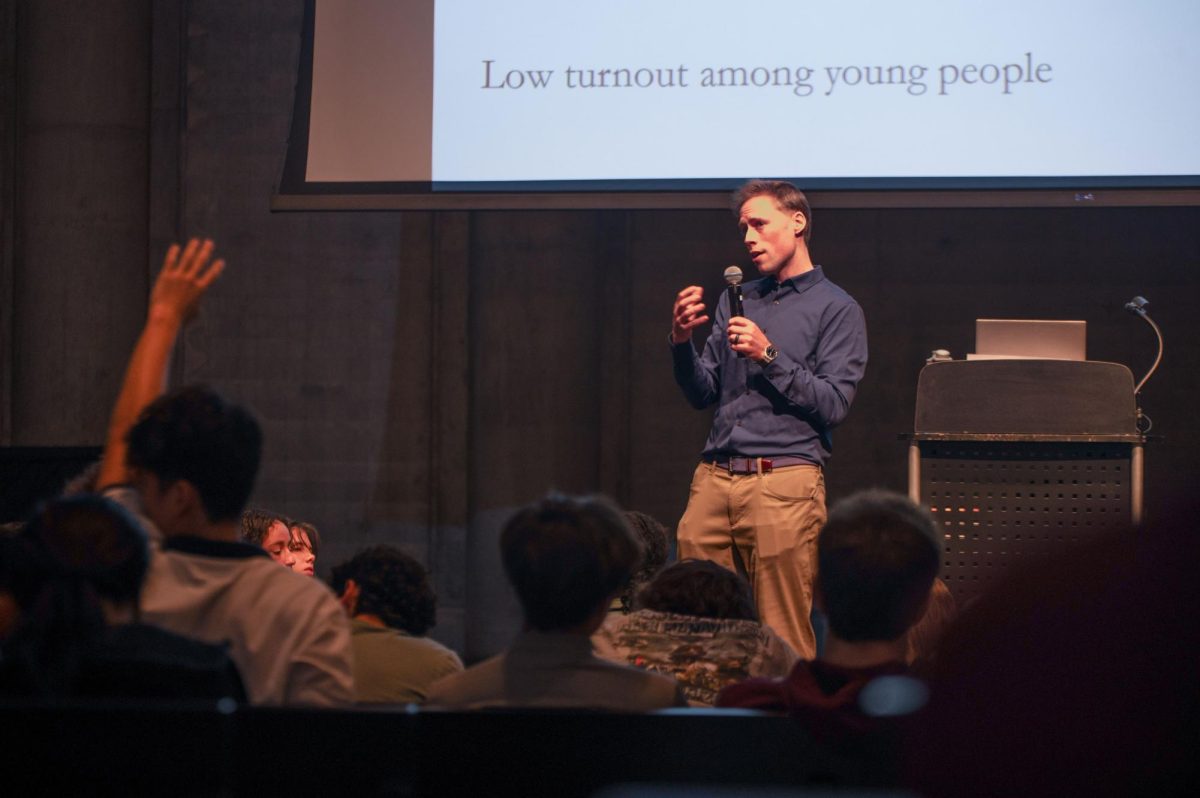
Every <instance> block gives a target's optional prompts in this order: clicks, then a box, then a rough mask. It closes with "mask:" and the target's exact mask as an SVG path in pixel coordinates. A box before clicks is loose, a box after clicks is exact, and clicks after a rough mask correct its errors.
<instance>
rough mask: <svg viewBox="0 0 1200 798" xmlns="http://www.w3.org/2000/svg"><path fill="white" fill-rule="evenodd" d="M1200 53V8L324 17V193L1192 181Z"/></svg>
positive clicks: (345, 8) (398, 11)
mask: <svg viewBox="0 0 1200 798" xmlns="http://www.w3.org/2000/svg"><path fill="white" fill-rule="evenodd" d="M430 6H432V12H433V26H432V27H433V35H432V42H431V44H432V50H431V51H428V52H425V53H423V54H419V55H417V56H412V55H411V54H412V52H413V50H414V45H413V43H412V39H413V36H412V30H413V26H412V25H411V24H410V20H412V19H414V18H416V17H420V16H421V13H422V9H425V10H427V9H428V8H429V7H430ZM367 15H369V16H367ZM356 30H357V31H364V30H366V31H372V32H373V33H372V35H369V36H362V35H354V34H353V31H356ZM339 31H341V33H338V32H339ZM390 31H395V34H394V35H389V32H390ZM347 32H349V33H347ZM1197 34H1200V3H1197V2H1194V0H1160V1H1159V2H1153V1H1152V2H1147V3H1144V4H1141V5H1136V4H1131V3H1128V2H1109V1H1108V0H1102V1H1100V2H1084V0H1059V1H1058V2H1056V1H1055V0H1041V1H1040V2H1034V1H1033V0H1010V2H1006V3H1004V4H980V3H976V2H946V1H945V0H942V1H941V2H935V1H934V0H913V2H907V3H903V4H899V3H894V2H884V1H883V0H878V1H868V0H860V1H859V2H853V1H850V2H830V1H829V0H825V2H804V1H803V0H791V1H790V2H779V1H778V0H776V1H772V0H763V1H762V2H757V3H754V4H742V3H734V2H727V1H726V0H689V1H688V2H674V1H668V0H661V1H659V2H655V0H638V1H635V0H609V1H608V2H605V3H599V4H577V3H568V2H562V0H557V1H554V0H506V2H484V1H483V0H436V2H434V0H422V1H421V2H415V1H414V0H393V1H392V2H387V1H386V0H340V1H339V0H318V2H317V13H316V26H315V47H314V58H313V92H312V100H311V111H310V118H309V123H310V134H309V149H308V161H307V179H308V180H309V181H314V182H321V181H334V182H368V183H369V182H395V181H414V180H420V181H431V182H433V183H443V184H455V185H457V184H506V183H520V182H529V181H534V182H536V181H579V182H583V183H587V182H591V181H646V180H650V181H690V180H709V179H713V180H720V179H738V178H744V177H747V176H761V175H768V176H786V177H793V178H800V179H805V178H809V179H814V178H815V179H832V180H841V179H845V180H863V181H867V183H868V184H869V183H870V181H872V180H900V181H903V180H905V179H922V178H933V179H941V178H949V179H954V178H967V179H969V178H1013V179H1024V178H1034V179H1036V178H1053V177H1091V176H1094V177H1129V178H1139V177H1146V178H1161V177H1180V176H1195V175H1200V147H1197V146H1196V145H1195V142H1196V141H1200V102H1198V100H1200V48H1196V47H1194V46H1193V41H1194V40H1195V38H1196V35H1197ZM399 52H403V53H404V54H406V55H405V57H403V58H401V57H398V55H397V54H398V53H399ZM347 63H350V64H352V65H353V68H352V69H350V68H346V66H345V65H346V64H347ZM422 65H424V66H422ZM340 80H351V81H353V82H352V83H350V84H340V83H339V81H340ZM429 87H432V92H431V98H432V99H431V109H429V110H428V111H426V112H425V113H424V116H422V115H421V113H419V107H422V104H423V103H428V102H429V100H424V99H420V98H421V97H422V96H424V97H428V96H430V92H429V91H428V88H429ZM422 88H424V90H425V93H424V95H421V89H422ZM414 97H417V98H418V99H417V100H416V101H414V100H413V98H414ZM346 98H353V101H352V102H350V101H347V99H346ZM412 109H417V110H412ZM410 110H411V111H412V112H409V111H410ZM416 118H421V119H425V118H428V120H429V121H428V124H429V129H428V134H427V135H428V140H418V139H420V137H422V136H424V135H426V133H425V132H424V128H421V129H420V132H414V127H413V124H412V121H413V119H416ZM405 120H407V123H408V124H407V125H405V124H403V122H404V121H405ZM363 131H368V132H367V133H364V132H363ZM414 141H416V145H418V146H414ZM414 153H415V155H414Z"/></svg>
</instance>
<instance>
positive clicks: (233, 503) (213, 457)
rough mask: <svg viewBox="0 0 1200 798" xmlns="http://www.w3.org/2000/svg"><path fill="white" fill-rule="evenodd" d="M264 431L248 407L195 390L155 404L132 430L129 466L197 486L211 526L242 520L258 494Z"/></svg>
mask: <svg viewBox="0 0 1200 798" xmlns="http://www.w3.org/2000/svg"><path fill="white" fill-rule="evenodd" d="M261 454H262V431H261V429H260V428H259V425H258V422H257V421H255V419H254V417H253V416H252V415H250V413H249V412H248V411H247V410H245V409H244V408H242V407H239V406H238V405H234V404H230V403H227V402H226V401H225V400H224V399H222V398H221V397H220V396H219V395H218V394H217V393H216V392H214V391H213V390H211V389H209V388H206V387H203V386H189V387H185V388H181V389H180V390H178V391H175V392H174V393H170V394H167V395H166V396H163V397H160V398H159V399H158V400H156V401H155V402H153V403H152V404H150V405H149V406H148V407H147V408H146V409H145V410H144V411H142V414H141V416H140V417H139V418H138V421H137V423H136V424H135V425H134V426H133V428H132V429H131V430H130V431H129V454H128V464H129V466H130V467H131V468H141V469H145V470H146V471H149V472H150V473H152V474H154V475H155V476H156V477H158V479H159V480H161V481H163V482H165V483H170V482H173V481H175V480H179V479H184V480H187V481H188V482H191V483H192V484H193V485H194V486H195V487H196V490H197V492H198V493H199V496H200V501H201V502H202V503H203V505H204V511H205V513H206V515H207V516H208V519H209V521H211V522H214V523H216V522H222V521H232V520H236V519H237V518H238V515H239V514H240V513H241V512H242V508H244V507H245V506H246V502H247V501H248V500H249V498H250V493H251V491H252V490H253V489H254V479H255V477H256V476H257V474H258V465H259V459H260V457H261Z"/></svg>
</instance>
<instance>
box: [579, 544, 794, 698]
mask: <svg viewBox="0 0 1200 798" xmlns="http://www.w3.org/2000/svg"><path fill="white" fill-rule="evenodd" d="M637 606H638V609H637V610H636V611H634V612H632V613H630V614H629V615H618V616H612V615H610V616H609V618H608V619H607V620H606V621H605V623H604V626H602V627H601V628H600V630H599V631H598V632H596V634H595V635H594V636H593V638H592V640H593V642H594V644H595V646H596V652H597V653H598V654H599V655H600V656H602V657H604V658H606V659H610V660H613V661H615V662H628V663H629V664H631V665H635V666H637V667H639V668H644V669H646V670H649V671H654V672H656V673H662V674H664V675H667V676H671V677H673V678H675V679H676V680H678V681H679V683H680V684H681V685H682V686H683V691H684V694H685V695H686V696H687V698H688V702H689V703H690V704H693V705H697V706H712V704H713V702H714V701H715V700H716V697H717V693H718V692H719V691H720V690H721V688H722V687H725V686H726V685H729V684H732V683H734V682H740V681H744V680H746V679H749V678H752V677H756V676H763V677H767V676H784V675H786V674H787V672H788V670H789V669H790V668H791V667H792V665H793V664H794V663H795V662H796V652H795V651H793V650H792V647H791V646H789V645H788V644H787V643H785V642H784V641H783V639H782V638H780V637H779V635H777V634H775V632H774V631H772V630H771V628H770V627H768V626H764V625H763V624H760V623H759V622H758V612H757V610H755V607H754V597H753V596H752V595H751V593H750V584H749V583H748V582H747V581H746V580H745V578H744V577H742V576H740V575H739V574H736V573H734V572H733V571H730V570H727V569H725V568H722V567H721V566H719V565H717V564H716V563H714V562H712V561H709V560H684V561H683V562H679V563H675V564H674V565H670V566H668V567H667V568H665V569H663V570H662V571H660V572H659V573H658V575H657V576H655V577H654V579H653V580H651V582H650V583H649V584H648V585H646V586H645V587H644V588H643V589H642V591H641V592H640V593H639V594H638V600H637Z"/></svg>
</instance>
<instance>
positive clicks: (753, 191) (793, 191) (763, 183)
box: [731, 180, 813, 244]
mask: <svg viewBox="0 0 1200 798" xmlns="http://www.w3.org/2000/svg"><path fill="white" fill-rule="evenodd" d="M755 197H770V198H771V199H773V200H775V203H776V204H777V205H778V206H779V207H780V208H781V209H783V210H785V211H789V212H792V213H794V212H796V211H799V212H800V213H803V214H804V222H805V224H804V231H803V233H802V235H803V236H804V243H805V244H807V243H808V242H809V241H810V240H811V239H812V226H813V217H812V207H811V206H810V205H809V204H808V197H806V196H804V192H803V191H801V190H800V189H798V188H796V187H795V186H794V185H792V184H791V183H788V182H787V181H786V180H750V181H748V182H746V183H743V184H742V186H741V187H740V188H738V190H737V191H735V192H733V197H732V198H731V205H732V206H733V215H734V216H735V217H740V216H741V215H742V206H743V205H745V204H746V203H747V202H748V201H749V200H752V199H754V198H755Z"/></svg>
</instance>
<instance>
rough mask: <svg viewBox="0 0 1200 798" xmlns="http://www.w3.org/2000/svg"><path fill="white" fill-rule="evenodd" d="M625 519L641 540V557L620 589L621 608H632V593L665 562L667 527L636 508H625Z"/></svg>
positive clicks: (652, 576) (651, 577)
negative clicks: (627, 582) (623, 586)
mask: <svg viewBox="0 0 1200 798" xmlns="http://www.w3.org/2000/svg"><path fill="white" fill-rule="evenodd" d="M625 521H626V522H628V524H629V528H630V529H632V530H633V533H634V534H635V535H637V536H638V540H640V541H641V542H642V558H641V560H639V561H638V568H637V571H635V572H634V574H633V577H632V578H631V579H630V580H629V584H628V585H626V586H625V589H624V590H622V591H621V610H622V612H629V611H631V610H632V609H633V602H634V595H635V594H636V593H637V591H638V590H640V589H641V588H642V587H643V586H645V584H646V583H647V582H649V581H650V580H651V579H653V578H654V575H655V574H656V573H658V572H659V571H660V570H661V569H662V567H663V566H664V565H666V564H667V548H668V543H667V528H666V527H665V526H663V525H662V524H661V523H659V521H658V519H657V518H655V517H654V516H652V515H648V514H646V513H643V512H639V511H637V510H626V511H625Z"/></svg>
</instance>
